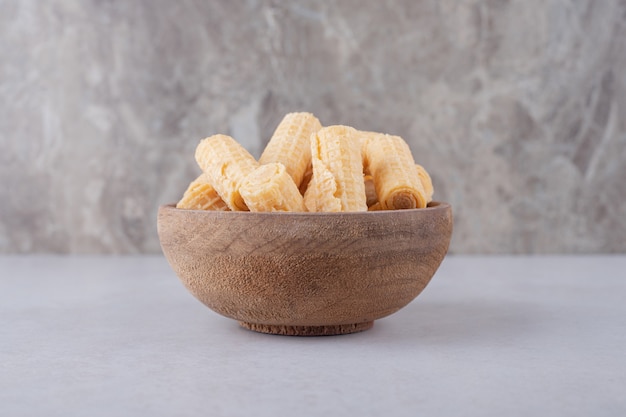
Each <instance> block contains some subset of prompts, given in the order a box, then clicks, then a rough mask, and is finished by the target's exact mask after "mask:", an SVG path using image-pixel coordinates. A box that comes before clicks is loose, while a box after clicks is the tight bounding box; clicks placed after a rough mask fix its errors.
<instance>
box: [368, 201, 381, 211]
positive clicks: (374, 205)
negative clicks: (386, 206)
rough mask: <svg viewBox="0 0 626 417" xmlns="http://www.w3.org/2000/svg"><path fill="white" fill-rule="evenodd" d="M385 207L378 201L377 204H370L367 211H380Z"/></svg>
mask: <svg viewBox="0 0 626 417" xmlns="http://www.w3.org/2000/svg"><path fill="white" fill-rule="evenodd" d="M382 209H383V208H382V207H381V206H380V202H376V204H373V205H371V206H369V207H368V208H367V211H379V210H382Z"/></svg>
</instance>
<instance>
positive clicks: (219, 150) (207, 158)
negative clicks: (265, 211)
mask: <svg viewBox="0 0 626 417" xmlns="http://www.w3.org/2000/svg"><path fill="white" fill-rule="evenodd" d="M196 161H197V162H198V165H200V168H202V170H203V171H204V173H205V174H206V176H207V178H208V180H209V183H210V184H211V185H212V186H213V188H215V190H216V191H217V193H218V194H219V195H220V197H221V198H222V200H224V202H225V203H226V204H227V205H228V207H229V208H230V209H231V210H248V207H247V206H246V203H245V202H244V201H243V199H242V198H241V195H240V194H239V187H240V186H241V184H242V182H243V180H244V179H245V178H246V176H247V175H248V174H250V173H251V172H252V171H254V170H255V169H256V168H258V166H259V164H258V162H257V161H256V160H255V159H254V157H253V156H252V155H250V153H248V151H246V149H245V148H244V147H243V146H241V145H240V144H239V143H237V142H236V141H235V140H234V139H233V138H231V137H230V136H226V135H214V136H211V137H208V138H206V139H203V140H202V141H200V144H199V145H198V147H197V148H196Z"/></svg>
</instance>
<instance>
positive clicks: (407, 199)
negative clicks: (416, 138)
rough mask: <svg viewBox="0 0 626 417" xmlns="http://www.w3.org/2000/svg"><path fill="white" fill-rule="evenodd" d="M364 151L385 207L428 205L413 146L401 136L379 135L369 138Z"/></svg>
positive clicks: (390, 208)
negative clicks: (416, 165) (414, 157)
mask: <svg viewBox="0 0 626 417" xmlns="http://www.w3.org/2000/svg"><path fill="white" fill-rule="evenodd" d="M365 153H366V157H367V161H368V164H369V170H370V172H371V173H372V176H373V177H374V184H375V186H376V195H378V201H380V205H381V207H382V209H383V210H395V209H411V208H423V207H426V204H427V198H426V193H425V191H424V186H423V185H422V182H421V181H420V178H419V175H418V172H417V168H416V167H415V161H414V160H413V155H411V149H410V148H409V145H407V143H406V142H405V141H404V140H403V139H402V138H401V137H399V136H391V135H378V136H376V137H374V138H372V139H371V140H368V141H367V143H366V145H365Z"/></svg>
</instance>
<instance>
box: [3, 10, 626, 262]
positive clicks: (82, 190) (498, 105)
mask: <svg viewBox="0 0 626 417" xmlns="http://www.w3.org/2000/svg"><path fill="white" fill-rule="evenodd" d="M624 68H626V2H624V1H619V0H607V1H591V0H586V1H584V0H581V1H566V0H554V1H548V2H545V1H540V0H529V1H522V0H519V1H513V0H510V1H472V0H467V1H457V0H440V1H435V0H431V1H419V2H416V1H411V0H403V1H386V2H383V1H368V2H363V1H356V0H354V1H342V2H330V1H294V2H270V1H232V2H230V1H228V2H226V1H223V2H196V1H176V2H171V1H166V0H158V1H134V2H124V1H96V0H90V1H79V0H56V1H47V2H40V1H37V0H21V1H19V2H18V1H10V0H0V143H1V144H2V152H0V181H1V183H2V187H1V188H0V200H1V201H2V203H0V252H60V253H86V252H101V253H141V252H152V253H154V252H159V250H160V249H159V244H158V239H157V235H156V227H155V224H156V209H157V206H158V205H159V204H161V203H165V202H170V201H174V200H177V199H178V198H179V197H180V195H181V194H182V191H183V190H184V189H185V187H186V185H187V183H188V182H189V181H190V180H191V179H193V178H194V177H195V176H196V174H197V173H198V169H197V167H196V166H195V163H194V161H193V150H194V148H195V146H196V144H197V142H198V141H199V140H200V139H201V138H203V137H205V136H208V135H210V134H213V133H218V132H219V133H228V134H231V135H233V136H235V137H236V138H237V139H238V140H239V141H241V142H242V143H243V144H245V146H246V147H247V148H248V149H249V150H250V151H251V152H253V153H254V154H255V155H257V156H258V155H259V153H260V150H261V149H262V147H263V145H264V143H265V142H266V141H267V139H268V137H269V135H270V134H271V132H272V130H273V128H274V126H275V125H276V124H277V123H278V121H279V120H280V118H281V116H282V115H283V114H284V113H286V112H288V111H296V110H308V111H312V112H314V113H315V114H316V115H317V116H318V117H319V118H320V119H321V121H322V123H324V124H327V125H328V124H335V123H343V124H350V125H354V126H356V127H358V128H362V129H369V130H382V131H387V132H390V133H395V134H399V135H401V136H403V137H404V138H406V139H407V141H409V143H410V145H411V148H412V150H413V151H414V154H415V156H416V160H417V161H418V162H420V163H422V164H423V165H424V166H425V167H426V168H427V169H428V170H429V171H430V172H431V174H432V176H433V180H434V183H435V197H436V198H437V199H440V200H445V201H449V202H451V203H452V205H453V207H454V210H455V216H456V217H455V220H456V221H455V235H454V237H453V242H452V246H451V250H452V251H453V252H457V253H459V252H465V253H477V252H482V253H502V252H509V253H546V252H572V253H579V252H625V251H626V238H625V236H626V71H624Z"/></svg>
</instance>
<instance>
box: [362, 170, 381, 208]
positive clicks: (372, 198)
mask: <svg viewBox="0 0 626 417" xmlns="http://www.w3.org/2000/svg"><path fill="white" fill-rule="evenodd" d="M363 182H364V183H365V202H366V204H367V207H371V206H373V205H374V204H376V203H378V196H377V195H376V187H375V186H374V177H372V176H371V175H369V174H366V175H364V176H363Z"/></svg>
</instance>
